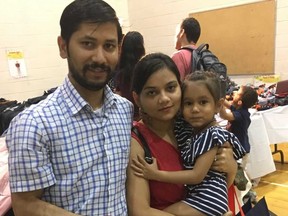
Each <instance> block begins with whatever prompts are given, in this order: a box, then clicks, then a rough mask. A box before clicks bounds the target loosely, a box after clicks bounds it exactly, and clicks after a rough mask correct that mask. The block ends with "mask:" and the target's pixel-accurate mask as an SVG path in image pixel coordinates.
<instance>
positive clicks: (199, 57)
mask: <svg viewBox="0 0 288 216" xmlns="http://www.w3.org/2000/svg"><path fill="white" fill-rule="evenodd" d="M181 49H185V50H189V51H191V52H192V55H191V63H192V67H191V73H193V72H194V71H196V70H205V71H213V72H215V73H216V74H217V75H218V76H219V78H220V81H221V97H224V96H225V95H226V88H227V84H226V83H227V67H226V65H225V64H223V63H222V62H220V61H219V59H218V58H217V57H216V56H215V55H214V54H213V53H212V52H211V51H210V50H209V44H201V45H200V46H199V47H198V48H197V49H193V48H191V47H182V48H181Z"/></svg>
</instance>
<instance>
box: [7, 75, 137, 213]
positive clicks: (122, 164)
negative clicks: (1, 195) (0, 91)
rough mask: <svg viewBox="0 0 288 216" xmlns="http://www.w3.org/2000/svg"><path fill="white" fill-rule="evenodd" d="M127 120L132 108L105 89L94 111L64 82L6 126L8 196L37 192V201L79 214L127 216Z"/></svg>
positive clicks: (129, 134) (122, 99)
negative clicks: (38, 199) (40, 200)
mask: <svg viewBox="0 0 288 216" xmlns="http://www.w3.org/2000/svg"><path fill="white" fill-rule="evenodd" d="M132 118H133V105H132V104H131V103H130V102H128V101H127V100H126V99H124V98H122V97H120V96H118V95H115V94H113V93H112V91H111V90H110V89H109V87H108V86H106V87H105V90H104V103H103V106H102V109H101V112H100V111H98V112H94V111H93V109H92V107H91V106H90V105H89V104H88V103H87V102H86V101H85V100H84V99H83V98H82V97H81V96H80V95H79V93H78V92H77V91H76V89H75V88H74V87H73V85H72V84H71V82H70V81H69V79H68V78H66V79H65V81H64V84H63V85H62V86H60V87H58V88H57V90H56V91H55V92H54V93H52V94H51V95H49V96H48V97H47V99H45V100H43V101H41V102H40V103H39V104H36V105H33V106H31V107H29V108H27V109H25V110H24V111H23V112H21V113H20V114H19V115H18V116H17V117H15V118H14V119H13V121H12V122H11V124H10V127H9V129H8V133H7V135H6V142H7V146H8V148H9V160H8V162H9V172H10V187H11V191H12V192H25V191H34V190H38V189H43V190H44V194H43V197H42V200H44V201H47V202H49V203H52V204H54V205H56V206H59V207H61V208H64V209H66V210H68V211H70V212H74V213H77V214H80V215H89V216H91V215H110V216H114V215H115V216H116V215H117V216H118V215H121V216H122V215H127V207H126V197H125V180H126V168H127V164H128V157H129V147H130V139H131V137H130V136H131V125H132Z"/></svg>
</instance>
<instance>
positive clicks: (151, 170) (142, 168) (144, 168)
mask: <svg viewBox="0 0 288 216" xmlns="http://www.w3.org/2000/svg"><path fill="white" fill-rule="evenodd" d="M131 168H132V169H133V170H134V174H135V175H136V176H138V177H142V178H145V179H148V180H155V179H156V177H157V172H158V171H159V170H158V165H157V160H156V158H153V163H152V164H148V163H147V162H146V161H145V160H144V158H142V157H140V156H139V155H137V159H133V160H132V164H131Z"/></svg>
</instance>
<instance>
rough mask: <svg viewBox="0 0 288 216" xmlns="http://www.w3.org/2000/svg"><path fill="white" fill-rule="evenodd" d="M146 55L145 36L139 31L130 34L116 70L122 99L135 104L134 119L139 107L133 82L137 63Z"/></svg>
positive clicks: (125, 37)
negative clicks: (133, 94)
mask: <svg viewBox="0 0 288 216" xmlns="http://www.w3.org/2000/svg"><path fill="white" fill-rule="evenodd" d="M144 55H145V48H144V39H143V36H142V35H141V34H140V33H139V32H137V31H130V32H128V33H127V34H126V35H125V36H124V38H123V41H122V45H121V51H120V58H119V62H118V66H117V69H116V76H115V89H116V92H119V93H120V94H121V96H122V97H125V98H127V99H128V100H130V101H131V102H132V103H133V104H134V119H137V118H138V115H139V112H138V107H137V106H136V105H135V103H134V100H133V97H132V90H131V82H132V81H131V80H132V74H133V70H134V67H135V65H136V63H137V62H138V61H139V60H140V59H141V57H142V56H144Z"/></svg>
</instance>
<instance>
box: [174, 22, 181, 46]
mask: <svg viewBox="0 0 288 216" xmlns="http://www.w3.org/2000/svg"><path fill="white" fill-rule="evenodd" d="M181 34H182V31H181V25H180V24H178V25H177V27H176V32H175V49H177V50H179V49H180V48H181Z"/></svg>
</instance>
